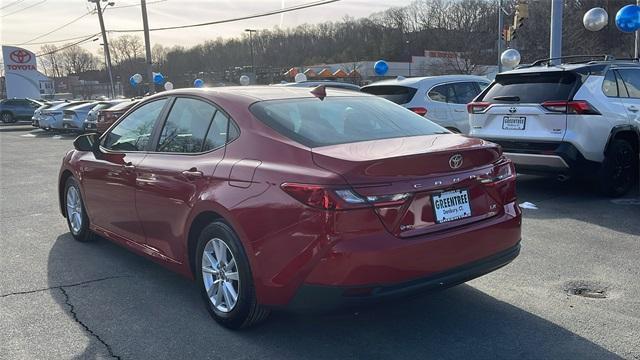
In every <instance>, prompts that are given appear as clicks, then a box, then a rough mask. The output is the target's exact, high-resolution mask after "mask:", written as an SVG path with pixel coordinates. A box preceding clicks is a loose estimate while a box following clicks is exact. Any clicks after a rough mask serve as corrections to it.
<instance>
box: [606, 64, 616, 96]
mask: <svg viewBox="0 0 640 360" xmlns="http://www.w3.org/2000/svg"><path fill="white" fill-rule="evenodd" d="M602 92H603V93H604V94H605V95H606V96H609V97H618V81H617V80H616V74H615V73H614V72H613V70H609V71H607V74H606V75H605V76H604V81H603V82H602Z"/></svg>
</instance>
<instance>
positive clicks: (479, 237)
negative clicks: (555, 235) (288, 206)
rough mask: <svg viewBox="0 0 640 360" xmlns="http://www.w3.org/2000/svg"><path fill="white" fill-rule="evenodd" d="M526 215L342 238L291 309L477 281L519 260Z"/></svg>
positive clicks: (509, 207)
mask: <svg viewBox="0 0 640 360" xmlns="http://www.w3.org/2000/svg"><path fill="white" fill-rule="evenodd" d="M521 214H522V213H521V211H520V208H519V207H518V205H517V203H516V202H512V203H509V204H505V205H504V212H502V213H501V214H500V215H497V216H495V217H493V218H489V219H486V220H482V221H478V222H476V223H471V224H467V225H463V226H459V227H456V228H451V229H449V230H444V231H442V232H439V233H431V234H425V235H420V236H415V237H411V238H397V237H395V236H393V235H391V234H390V233H388V232H386V231H384V232H379V233H375V234H369V235H355V236H354V237H351V238H343V239H341V240H339V241H337V242H336V243H335V244H333V245H332V246H331V248H330V249H329V250H328V251H327V252H325V253H323V254H322V255H321V259H319V261H317V262H315V261H314V263H315V265H314V267H313V269H312V270H311V271H310V272H309V273H308V274H307V275H306V276H305V277H304V278H303V279H302V281H301V283H300V285H299V286H297V287H296V289H295V291H294V292H293V293H292V294H291V296H290V298H289V300H288V301H287V302H286V303H287V304H288V305H286V307H287V308H290V309H293V310H305V309H316V308H325V307H326V308H333V307H335V306H336V305H339V304H347V305H348V304H349V303H354V302H355V303H358V302H362V301H365V302H366V301H371V300H376V299H384V298H387V297H392V296H396V295H403V294H411V293H414V292H419V291H428V290H435V289H442V288H446V287H448V286H453V285H456V284H459V283H462V282H465V281H467V280H470V279H473V278H476V277H478V276H481V275H483V274H486V273H488V272H491V271H493V270H495V269H497V268H499V267H501V266H504V265H506V264H508V263H509V262H510V261H511V260H513V259H514V258H515V257H516V256H517V255H518V251H519V243H520V238H521ZM321 294H322V296H320V295H321ZM310 297H311V298H315V299H316V300H312V299H309V298H310ZM273 305H276V304H273Z"/></svg>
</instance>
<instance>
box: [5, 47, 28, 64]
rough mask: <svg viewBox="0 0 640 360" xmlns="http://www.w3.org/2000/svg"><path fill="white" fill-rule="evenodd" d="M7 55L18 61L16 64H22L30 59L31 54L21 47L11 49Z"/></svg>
mask: <svg viewBox="0 0 640 360" xmlns="http://www.w3.org/2000/svg"><path fill="white" fill-rule="evenodd" d="M9 57H10V58H11V61H13V62H15V63H18V64H24V63H27V62H29V61H31V54H29V53H28V52H26V51H24V50H22V49H18V50H15V51H12V52H11V53H10V54H9Z"/></svg>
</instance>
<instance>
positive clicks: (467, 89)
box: [447, 81, 480, 134]
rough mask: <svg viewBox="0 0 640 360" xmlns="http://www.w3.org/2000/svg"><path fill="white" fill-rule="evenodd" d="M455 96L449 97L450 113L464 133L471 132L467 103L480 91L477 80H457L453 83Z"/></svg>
mask: <svg viewBox="0 0 640 360" xmlns="http://www.w3.org/2000/svg"><path fill="white" fill-rule="evenodd" d="M451 87H453V92H454V94H455V96H454V97H453V98H451V99H449V101H448V103H447V105H448V106H449V114H450V117H451V122H452V123H453V124H454V126H455V128H456V129H458V130H459V131H460V132H461V133H463V134H469V114H468V113H467V104H468V103H470V102H471V101H473V99H474V98H475V97H476V96H478V94H479V93H480V87H478V84H477V83H476V82H475V81H464V82H455V83H452V84H451Z"/></svg>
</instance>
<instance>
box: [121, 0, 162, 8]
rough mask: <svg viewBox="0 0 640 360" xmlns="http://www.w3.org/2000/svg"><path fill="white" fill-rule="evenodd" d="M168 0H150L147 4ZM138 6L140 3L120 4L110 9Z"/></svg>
mask: <svg viewBox="0 0 640 360" xmlns="http://www.w3.org/2000/svg"><path fill="white" fill-rule="evenodd" d="M165 1H168V0H156V1H149V2H148V3H147V5H151V4H157V3H161V2H165ZM136 6H140V4H130V5H120V6H112V7H110V8H109V9H124V8H130V7H136Z"/></svg>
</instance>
